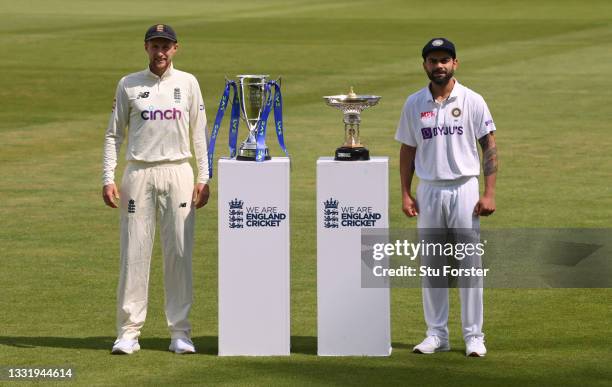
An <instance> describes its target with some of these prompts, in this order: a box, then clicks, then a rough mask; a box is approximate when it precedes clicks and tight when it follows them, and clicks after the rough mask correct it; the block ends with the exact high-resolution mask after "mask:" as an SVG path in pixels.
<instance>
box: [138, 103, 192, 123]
mask: <svg viewBox="0 0 612 387" xmlns="http://www.w3.org/2000/svg"><path fill="white" fill-rule="evenodd" d="M182 116H183V113H182V112H181V110H180V109H177V108H172V109H167V110H159V109H155V107H154V106H149V110H143V111H141V112H140V117H141V118H142V119H143V120H145V121H149V120H151V121H155V120H162V121H163V120H180V119H181V117H182Z"/></svg>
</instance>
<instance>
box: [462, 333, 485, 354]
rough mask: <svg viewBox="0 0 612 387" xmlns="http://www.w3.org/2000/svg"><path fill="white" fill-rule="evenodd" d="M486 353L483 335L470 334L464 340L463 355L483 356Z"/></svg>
mask: <svg viewBox="0 0 612 387" xmlns="http://www.w3.org/2000/svg"><path fill="white" fill-rule="evenodd" d="M486 354H487V348H486V347H485V345H484V337H482V336H471V337H470V338H469V339H467V341H466V342H465V356H470V357H483V356H484V355H486Z"/></svg>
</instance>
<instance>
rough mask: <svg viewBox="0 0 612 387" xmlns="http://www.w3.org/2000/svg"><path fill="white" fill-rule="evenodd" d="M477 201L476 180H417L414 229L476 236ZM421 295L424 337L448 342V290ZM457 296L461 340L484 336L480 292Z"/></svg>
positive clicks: (472, 290) (436, 289)
mask: <svg viewBox="0 0 612 387" xmlns="http://www.w3.org/2000/svg"><path fill="white" fill-rule="evenodd" d="M478 199H479V192H478V179H477V178H476V177H466V178H461V179H458V180H454V181H452V182H446V181H444V182H442V181H440V182H438V181H423V180H421V182H420V183H419V186H418V187H417V205H418V209H419V215H418V218H417V226H418V228H419V230H422V229H464V230H465V229H471V230H474V231H475V234H476V235H479V232H480V221H479V218H478V217H477V216H474V215H473V213H474V206H476V203H477V202H478ZM423 232H426V231H424V230H423ZM451 259H454V258H451ZM422 292H423V312H424V314H425V322H426V324H427V333H426V334H427V336H432V335H435V336H438V337H440V338H441V339H444V340H448V288H444V287H443V288H440V287H423V288H422ZM459 295H460V298H461V323H462V327H463V338H464V340H467V339H468V338H469V337H471V336H481V337H482V336H484V334H483V333H482V323H483V288H482V287H460V288H459Z"/></svg>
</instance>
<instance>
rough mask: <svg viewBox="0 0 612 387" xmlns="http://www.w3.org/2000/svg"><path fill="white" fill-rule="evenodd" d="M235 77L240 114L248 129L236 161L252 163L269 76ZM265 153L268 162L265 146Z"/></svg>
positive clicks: (255, 151)
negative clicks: (238, 93)
mask: <svg viewBox="0 0 612 387" xmlns="http://www.w3.org/2000/svg"><path fill="white" fill-rule="evenodd" d="M236 77H237V78H238V89H239V90H240V113H241V117H242V119H243V120H244V122H246V125H247V128H248V129H249V135H248V137H247V138H246V140H244V141H243V142H242V144H240V148H239V149H238V154H237V156H236V159H238V160H250V161H252V160H255V156H256V155H257V137H256V135H257V124H258V123H259V120H260V117H261V112H262V111H263V109H264V105H265V103H266V101H265V97H266V96H265V95H264V87H265V84H266V82H267V78H268V77H269V75H261V74H259V75H237V76H236ZM265 151H266V156H265V159H266V160H270V154H269V152H268V147H267V146H266V147H265Z"/></svg>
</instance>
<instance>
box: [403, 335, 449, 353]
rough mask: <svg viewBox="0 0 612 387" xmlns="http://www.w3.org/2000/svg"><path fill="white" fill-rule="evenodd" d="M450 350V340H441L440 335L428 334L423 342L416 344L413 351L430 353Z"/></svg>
mask: <svg viewBox="0 0 612 387" xmlns="http://www.w3.org/2000/svg"><path fill="white" fill-rule="evenodd" d="M446 351H450V344H449V343H448V340H444V341H443V340H441V339H440V338H439V337H438V336H427V338H425V340H423V341H422V342H421V344H419V345H416V346H415V347H414V348H413V349H412V352H414V353H423V354H427V355H430V354H432V353H434V352H446Z"/></svg>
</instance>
